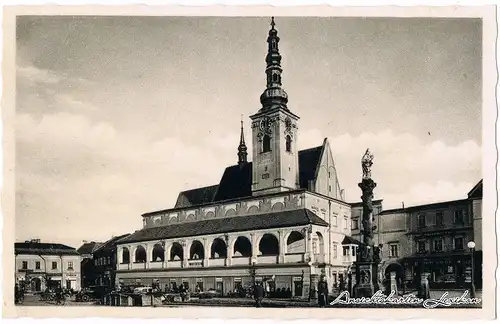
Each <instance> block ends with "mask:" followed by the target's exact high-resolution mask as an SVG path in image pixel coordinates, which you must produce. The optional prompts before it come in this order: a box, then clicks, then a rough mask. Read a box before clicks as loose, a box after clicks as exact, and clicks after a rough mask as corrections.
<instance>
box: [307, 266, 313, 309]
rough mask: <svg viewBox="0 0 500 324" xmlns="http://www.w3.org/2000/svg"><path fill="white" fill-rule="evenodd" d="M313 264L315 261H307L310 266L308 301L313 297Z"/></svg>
mask: <svg viewBox="0 0 500 324" xmlns="http://www.w3.org/2000/svg"><path fill="white" fill-rule="evenodd" d="M312 264H313V263H312V262H311V261H309V262H307V265H308V266H309V294H308V295H309V296H308V297H307V301H311V297H312V294H313V289H314V287H313V284H312V268H311V266H312Z"/></svg>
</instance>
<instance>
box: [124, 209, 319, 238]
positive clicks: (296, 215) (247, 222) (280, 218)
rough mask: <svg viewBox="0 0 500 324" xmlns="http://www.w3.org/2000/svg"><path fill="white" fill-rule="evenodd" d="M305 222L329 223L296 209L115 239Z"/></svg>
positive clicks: (179, 225) (165, 228) (157, 236)
mask: <svg viewBox="0 0 500 324" xmlns="http://www.w3.org/2000/svg"><path fill="white" fill-rule="evenodd" d="M307 224H315V225H319V226H328V223H326V222H325V221H324V220H322V219H321V218H320V217H318V216H317V215H316V214H314V213H313V212H312V211H310V210H308V209H298V210H287V211H279V212H273V213H267V214H260V215H251V216H235V217H229V218H216V219H209V220H203V221H198V222H190V223H180V224H174V225H168V226H162V227H151V228H145V229H142V230H139V231H137V232H135V233H133V234H131V235H129V236H127V237H125V238H123V239H120V240H118V242H117V243H118V244H121V243H131V242H139V241H151V240H160V239H170V238H180V237H187V236H199V235H208V234H217V233H230V232H239V231H248V230H258V229H267V228H279V227H290V226H300V225H307Z"/></svg>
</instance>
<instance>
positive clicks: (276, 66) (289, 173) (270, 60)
mask: <svg viewBox="0 0 500 324" xmlns="http://www.w3.org/2000/svg"><path fill="white" fill-rule="evenodd" d="M275 26H276V24H275V22H274V17H272V18H271V29H270V30H269V35H268V37H267V43H268V52H267V56H266V80H267V82H266V89H265V90H264V92H263V93H262V95H261V96H260V102H261V105H262V107H261V108H260V110H259V111H258V112H257V113H256V114H254V115H252V116H250V118H251V120H252V147H253V150H252V155H253V159H252V162H253V163H252V195H254V196H255V195H264V194H269V193H275V192H282V191H288V190H295V189H297V188H299V167H298V164H299V162H298V161H299V159H298V151H297V134H298V120H299V117H298V116H296V115H295V114H293V113H292V112H291V111H290V110H289V109H288V106H287V104H288V94H287V93H286V91H285V90H284V89H283V88H282V72H283V69H282V68H281V54H280V52H279V41H280V38H279V37H278V31H277V30H276V28H275Z"/></svg>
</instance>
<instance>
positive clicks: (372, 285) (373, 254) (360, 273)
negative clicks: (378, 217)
mask: <svg viewBox="0 0 500 324" xmlns="http://www.w3.org/2000/svg"><path fill="white" fill-rule="evenodd" d="M372 165H373V155H372V154H371V153H370V150H369V149H367V150H366V152H365V154H364V155H363V157H362V159H361V167H362V170H363V178H362V180H361V183H358V186H359V187H360V188H361V191H362V192H363V195H362V196H361V199H362V202H363V215H362V226H363V227H362V229H361V234H362V237H363V241H362V243H361V245H360V246H359V248H358V257H357V260H356V262H355V267H356V285H355V286H354V287H353V288H354V289H353V292H354V296H355V297H356V298H358V297H371V296H372V295H373V294H374V293H375V292H376V291H377V290H378V289H379V284H378V265H379V263H380V247H378V246H375V244H374V240H373V232H374V230H375V229H376V228H377V227H376V226H374V225H373V221H374V218H373V204H372V200H373V189H375V187H376V186H377V184H376V183H375V182H374V181H373V180H372V175H371V167H372Z"/></svg>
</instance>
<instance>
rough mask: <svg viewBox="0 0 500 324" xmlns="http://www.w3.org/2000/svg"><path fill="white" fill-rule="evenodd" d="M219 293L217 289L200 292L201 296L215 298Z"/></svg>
mask: <svg viewBox="0 0 500 324" xmlns="http://www.w3.org/2000/svg"><path fill="white" fill-rule="evenodd" d="M218 296H219V293H218V292H217V291H216V290H215V289H209V290H207V291H204V292H201V293H200V294H199V297H200V298H213V297H218Z"/></svg>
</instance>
